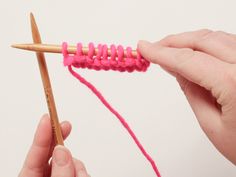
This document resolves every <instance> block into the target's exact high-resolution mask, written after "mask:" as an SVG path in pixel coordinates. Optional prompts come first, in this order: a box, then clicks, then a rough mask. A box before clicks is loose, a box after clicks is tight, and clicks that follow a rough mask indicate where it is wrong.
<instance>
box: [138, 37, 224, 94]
mask: <svg viewBox="0 0 236 177" xmlns="http://www.w3.org/2000/svg"><path fill="white" fill-rule="evenodd" d="M138 48H139V51H140V52H141V54H142V56H143V57H144V58H147V59H148V60H149V61H151V62H153V63H156V64H159V65H161V66H162V67H166V68H168V69H169V70H171V71H173V72H176V73H178V74H180V75H182V76H183V77H185V78H186V79H188V80H189V81H192V82H194V83H196V84H198V85H200V86H202V87H204V88H206V89H208V90H211V89H212V88H213V87H215V86H216V85H217V84H222V83H220V82H222V74H221V72H222V70H223V68H224V67H226V64H227V63H225V62H222V61H221V60H217V59H216V58H214V57H213V56H210V55H207V54H205V53H202V52H198V51H194V50H191V49H188V48H182V49H178V48H171V47H165V46H161V45H159V44H158V43H155V44H152V43H150V42H146V41H140V42H139V45H138Z"/></svg>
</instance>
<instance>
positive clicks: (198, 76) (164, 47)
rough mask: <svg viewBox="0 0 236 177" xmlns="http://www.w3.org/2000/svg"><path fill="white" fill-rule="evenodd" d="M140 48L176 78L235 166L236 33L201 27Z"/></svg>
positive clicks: (203, 124) (206, 129)
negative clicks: (198, 29)
mask: <svg viewBox="0 0 236 177" xmlns="http://www.w3.org/2000/svg"><path fill="white" fill-rule="evenodd" d="M138 48H139V51H140V52H141V55H142V56H144V57H145V58H147V59H149V61H150V62H153V63H155V64H159V65H160V66H161V67H162V68H164V69H165V70H167V71H168V72H169V73H171V74H172V75H173V76H174V77H176V79H177V81H178V82H179V84H180V86H181V88H182V90H183V91H184V94H185V96H186V97H187V99H188V102H189V103H190V105H191V107H192V109H193V111H194V113H195V115H196V117H197V119H198V121H199V123H200V126H201V127H202V129H203V130H204V132H205V133H206V135H207V136H208V138H209V139H210V140H211V142H212V143H213V144H214V145H215V147H216V148H217V149H218V150H219V151H220V152H221V153H222V154H223V155H224V156H225V157H226V158H228V159H229V160H230V161H231V162H233V163H234V164H235V165H236V36H235V35H233V34H228V33H225V32H214V31H210V30H200V31H194V32H185V33H181V34H177V35H171V36H168V37H166V38H164V39H163V40H161V41H159V42H156V43H150V42H145V41H143V42H140V43H139V46H138Z"/></svg>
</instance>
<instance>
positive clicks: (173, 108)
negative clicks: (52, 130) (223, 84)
mask: <svg viewBox="0 0 236 177" xmlns="http://www.w3.org/2000/svg"><path fill="white" fill-rule="evenodd" d="M31 11H32V12H33V13H34V15H35V17H36V20H37V22H38V25H39V28H40V31H41V35H42V39H43V41H44V42H45V43H55V44H60V43H62V42H63V41H67V42H69V43H70V44H76V43H77V42H79V41H81V42H83V44H87V43H88V42H90V41H92V42H94V43H96V44H98V43H99V42H101V43H106V44H111V43H115V44H123V45H124V46H127V45H130V46H133V47H134V48H135V47H136V44H137V41H138V40H139V39H146V40H150V41H156V40H160V39H161V38H163V37H165V36H166V35H168V34H173V33H178V32H183V31H189V30H197V29H201V28H210V29H213V30H223V31H227V32H231V33H236V20H235V13H236V1H235V0H228V1H227V0H225V1H223V0H178V1H171V0H162V1H161V0H145V1H141V0H140V1H138V0H119V1H114V0H99V1H91V0H83V1H81V0H70V1H69V0H68V1H60V0H57V1H56V0H51V1H48V0H40V1H36V0H31V1H19V0H14V1H13V0H8V1H3V0H1V4H0V22H1V25H0V52H1V59H0V61H1V65H0V81H1V87H0V90H1V92H0V115H1V118H0V120H1V124H0V125H1V128H0V140H1V145H0V157H1V158H0V173H1V174H0V176H4V177H7V176H9V177H10V176H17V174H18V172H19V170H20V168H21V166H22V163H23V161H24V158H25V156H26V153H27V151H28V148H29V146H30V144H31V142H32V138H33V134H34V131H35V128H36V126H37V123H38V121H39V119H40V116H41V115H42V114H43V113H45V112H47V106H46V102H45V98H44V92H43V87H42V83H41V79H40V75H39V70H38V66H37V62H36V58H35V55H34V53H32V52H25V51H20V50H16V49H12V48H10V44H12V43H25V42H26V43H30V42H31V41H32V39H31V32H30V25H29V13H30V12H31ZM46 57H47V61H48V68H49V72H50V76H51V80H52V85H53V89H54V96H55V100H56V103H57V108H58V114H59V117H60V120H69V121H71V122H72V124H73V131H72V134H71V136H70V137H69V138H68V140H67V141H66V146H67V147H68V148H69V149H70V150H71V151H72V153H73V155H74V156H75V157H77V158H79V159H81V160H82V161H84V163H85V164H86V166H87V169H88V171H89V173H90V174H91V176H93V177H154V176H155V174H154V173H153V171H152V168H151V166H150V165H149V163H148V162H147V161H146V160H145V159H144V157H143V156H142V155H141V153H140V152H139V150H138V149H137V147H136V146H135V144H134V143H133V141H132V140H131V138H130V137H129V136H128V135H127V133H126V131H125V130H124V129H123V128H122V126H121V125H120V123H119V122H118V121H117V120H116V118H115V117H114V116H113V115H112V114H111V113H110V112H109V111H108V110H107V109H106V108H105V107H104V106H103V105H102V104H101V103H100V102H99V100H98V99H97V98H96V97H95V96H94V95H93V94H91V92H90V91H89V90H88V89H87V88H86V87H85V86H83V85H81V84H80V83H79V82H78V81H77V80H75V79H74V78H73V77H72V76H71V75H70V74H69V72H68V71H67V69H66V68H64V67H63V65H62V57H61V55H58V54H49V55H46ZM78 72H80V73H81V74H82V75H83V76H85V77H86V78H87V79H88V80H89V81H91V82H92V83H93V84H95V85H96V86H97V88H98V89H100V90H101V92H102V93H103V94H104V96H105V97H106V98H108V101H109V102H110V103H111V104H112V105H114V107H115V108H116V109H117V110H118V111H119V112H120V113H121V114H122V115H123V116H124V117H125V118H126V119H127V121H128V122H129V123H130V125H131V127H132V128H133V129H134V131H135V132H136V134H137V136H138V137H139V138H140V140H141V142H142V143H143V144H144V146H145V147H146V149H147V151H148V152H149V153H150V154H151V155H152V156H153V158H154V159H155V161H156V163H157V166H158V168H159V170H160V171H161V174H162V175H163V177H199V176H201V177H233V176H236V168H235V166H234V165H232V164H231V163H230V162H228V161H227V160H226V159H225V158H224V157H223V156H222V155H221V154H220V153H219V152H218V151H217V150H216V149H215V148H214V146H213V145H212V144H211V143H210V142H209V140H208V139H207V137H206V136H205V134H204V133H203V132H202V130H201V129H200V127H199V125H198V122H197V120H196V118H195V116H194V114H193V112H192V110H191V109H190V107H189V105H188V103H187V101H186V99H185V97H184V95H183V93H182V92H181V90H180V88H179V86H178V84H177V83H176V81H175V79H174V78H172V77H171V76H169V75H168V74H167V73H165V72H164V71H162V70H161V68H159V67H158V66H154V65H152V66H151V67H150V69H149V70H148V72H146V73H132V74H128V73H119V72H112V71H111V72H96V71H91V70H78Z"/></svg>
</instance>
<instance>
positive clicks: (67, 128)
mask: <svg viewBox="0 0 236 177" xmlns="http://www.w3.org/2000/svg"><path fill="white" fill-rule="evenodd" d="M71 129H72V125H71V123H70V122H69V121H63V122H62V123H61V130H62V135H63V138H64V139H66V138H67V136H68V135H69V134H70V132H71Z"/></svg>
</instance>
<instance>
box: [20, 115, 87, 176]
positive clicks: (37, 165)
mask: <svg viewBox="0 0 236 177" xmlns="http://www.w3.org/2000/svg"><path fill="white" fill-rule="evenodd" d="M61 130H62V134H63V138H64V139H65V138H66V137H67V136H68V135H69V134H70V131H71V124H70V123H69V122H62V123H61ZM54 147H55V142H54V141H53V136H52V129H51V123H50V118H49V116H48V115H45V116H43V117H42V118H41V121H40V123H39V125H38V128H37V130H36V133H35V136H34V140H33V144H32V146H31V148H30V150H29V152H28V155H27V157H26V159H25V162H24V165H23V167H22V169H21V172H20V174H19V176H18V177H89V175H88V174H87V172H86V169H85V167H84V165H83V163H82V162H81V161H79V160H77V159H75V158H72V156H71V153H70V151H69V150H68V149H67V148H65V147H64V146H60V145H59V146H56V147H55V148H54ZM51 157H52V160H51V163H49V160H50V158H51Z"/></svg>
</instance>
